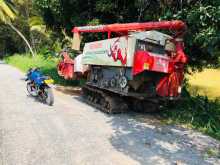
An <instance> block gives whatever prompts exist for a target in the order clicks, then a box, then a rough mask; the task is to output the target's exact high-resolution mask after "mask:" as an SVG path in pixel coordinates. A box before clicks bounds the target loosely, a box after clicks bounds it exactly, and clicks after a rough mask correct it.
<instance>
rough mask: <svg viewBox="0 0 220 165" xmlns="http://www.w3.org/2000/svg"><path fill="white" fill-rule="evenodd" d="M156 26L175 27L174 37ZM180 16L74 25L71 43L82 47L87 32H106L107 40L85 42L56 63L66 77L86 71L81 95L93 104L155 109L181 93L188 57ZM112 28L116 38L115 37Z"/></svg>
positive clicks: (110, 108)
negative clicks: (165, 18) (154, 19)
mask: <svg viewBox="0 0 220 165" xmlns="http://www.w3.org/2000/svg"><path fill="white" fill-rule="evenodd" d="M155 30H168V31H172V32H174V35H173V36H169V35H166V34H163V33H161V32H158V31H155ZM185 30H186V25H185V24H184V23H183V22H182V21H178V20H177V21H160V22H147V23H128V24H111V25H98V26H83V27H75V28H74V29H73V30H72V32H73V33H74V39H73V45H72V48H73V49H75V50H79V49H80V41H81V35H82V34H83V33H100V32H101V33H107V36H108V39H104V40H100V41H94V42H89V43H85V46H84V49H83V53H82V54H81V55H79V56H77V57H76V58H75V59H73V60H70V59H69V57H68V55H67V54H66V53H64V60H63V61H61V62H60V64H59V65H58V73H59V74H60V75H61V76H64V77H65V78H76V77H77V76H79V75H80V76H84V77H85V76H86V77H87V82H86V85H85V86H84V87H83V95H84V97H85V99H86V101H87V102H88V103H89V104H92V105H94V106H96V107H97V108H99V109H101V110H103V111H105V112H108V113H118V112H121V111H124V110H125V109H127V108H128V107H133V109H136V110H141V111H153V110H155V108H156V105H159V104H160V103H162V101H163V102H164V101H166V100H176V99H177V98H179V96H180V94H181V86H182V81H183V76H184V66H185V64H186V63H187V56H186V55H185V53H184V51H183V49H184V44H183V39H182V37H183V34H184V31H185ZM112 33H113V34H114V36H116V37H114V38H111V36H112Z"/></svg>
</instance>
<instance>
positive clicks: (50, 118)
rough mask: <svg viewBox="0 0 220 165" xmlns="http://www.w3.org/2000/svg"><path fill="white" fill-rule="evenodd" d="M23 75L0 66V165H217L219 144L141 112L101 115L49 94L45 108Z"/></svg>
mask: <svg viewBox="0 0 220 165" xmlns="http://www.w3.org/2000/svg"><path fill="white" fill-rule="evenodd" d="M23 79H24V74H22V73H21V72H20V71H18V70H17V69H15V68H13V67H11V66H8V65H6V64H3V63H2V62H0V164H2V165H84V164H88V165H130V164H131V165H133V164H144V165H145V164H146V165H147V164H154V165H157V164H167V165H169V164H171V165H172V164H178V165H181V164H190V165H194V164H195V165H197V164H198V165H203V164H204V165H206V164H220V159H219V158H218V156H217V155H216V154H215V153H216V152H217V151H218V149H219V147H220V143H219V142H217V141H216V140H214V139H212V138H210V137H207V136H204V135H202V134H200V133H198V132H195V131H192V130H186V129H183V128H180V127H177V126H170V125H169V126H167V125H166V126H164V125H161V124H160V123H158V122H156V120H154V118H152V117H150V116H147V115H144V114H134V113H128V114H120V115H107V114H104V113H102V112H99V111H98V110H96V109H94V108H93V107H91V106H88V105H86V104H84V103H83V102H82V100H81V98H80V97H77V96H70V95H65V94H62V93H60V92H55V105H54V106H53V107H49V106H47V105H44V104H42V103H39V102H38V101H36V100H34V99H33V98H31V97H29V96H28V95H27V92H26V86H25V82H24V80H23Z"/></svg>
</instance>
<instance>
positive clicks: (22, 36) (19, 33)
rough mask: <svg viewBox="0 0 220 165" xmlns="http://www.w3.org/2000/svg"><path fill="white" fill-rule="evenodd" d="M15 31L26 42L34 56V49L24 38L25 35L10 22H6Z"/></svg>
mask: <svg viewBox="0 0 220 165" xmlns="http://www.w3.org/2000/svg"><path fill="white" fill-rule="evenodd" d="M7 24H8V25H9V26H10V27H11V28H12V29H13V30H14V31H15V32H16V33H18V35H19V36H20V37H21V38H22V39H23V40H24V42H25V43H26V45H27V46H28V48H29V50H30V52H31V54H32V56H35V54H34V51H33V49H32V47H31V45H30V43H29V42H28V40H27V39H26V37H25V36H24V35H23V34H22V33H21V32H20V31H19V30H18V29H17V28H16V27H15V26H14V25H12V24H11V23H7Z"/></svg>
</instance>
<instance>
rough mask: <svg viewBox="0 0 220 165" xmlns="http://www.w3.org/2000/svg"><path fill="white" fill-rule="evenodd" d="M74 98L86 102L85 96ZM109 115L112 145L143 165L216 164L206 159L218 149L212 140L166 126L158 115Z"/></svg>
mask: <svg viewBox="0 0 220 165" xmlns="http://www.w3.org/2000/svg"><path fill="white" fill-rule="evenodd" d="M74 99H77V100H79V101H80V102H84V101H83V99H82V98H81V97H74ZM95 111H99V110H95ZM105 116H106V117H107V118H108V119H109V121H108V124H109V125H111V127H112V129H113V130H114V134H113V135H112V136H111V138H110V139H109V141H110V143H111V144H112V146H113V147H114V148H115V149H116V150H117V151H119V152H122V153H123V154H125V155H127V156H129V157H130V158H132V159H133V160H136V161H138V162H139V163H140V164H167V163H168V164H182V163H183V164H192V165H193V164H206V165H207V164H213V162H211V163H210V162H209V159H204V154H205V151H206V150H207V147H210V148H216V147H217V146H216V144H215V143H214V142H213V143H212V138H210V139H209V138H207V137H206V136H203V135H201V134H200V133H195V134H196V135H195V136H194V135H192V131H191V130H187V129H185V128H182V127H178V126H174V125H163V124H161V122H160V117H159V118H158V116H159V115H158V114H153V115H149V114H146V113H145V114H144V113H143V114H141V113H134V112H128V113H124V114H115V115H108V114H105ZM216 159H217V158H216ZM217 160H218V159H217Z"/></svg>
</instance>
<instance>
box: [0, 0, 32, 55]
mask: <svg viewBox="0 0 220 165" xmlns="http://www.w3.org/2000/svg"><path fill="white" fill-rule="evenodd" d="M15 18H16V14H15V12H14V10H13V9H12V8H11V6H10V5H9V4H8V3H7V2H6V1H5V0H0V22H4V23H5V24H7V25H9V26H10V27H11V28H12V29H13V30H14V31H15V32H16V33H17V34H18V35H19V36H20V37H21V38H22V39H23V40H24V42H25V43H26V45H27V46H28V48H29V50H30V52H31V54H32V56H34V55H35V54H34V51H33V49H32V47H31V45H30V44H29V42H28V40H27V39H26V37H25V36H24V35H23V34H22V33H21V32H20V31H19V30H18V29H17V28H16V27H15V26H14V25H13V24H12V22H11V21H12V20H14V19H15Z"/></svg>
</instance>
